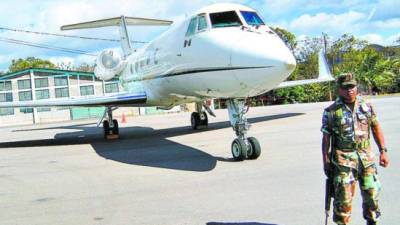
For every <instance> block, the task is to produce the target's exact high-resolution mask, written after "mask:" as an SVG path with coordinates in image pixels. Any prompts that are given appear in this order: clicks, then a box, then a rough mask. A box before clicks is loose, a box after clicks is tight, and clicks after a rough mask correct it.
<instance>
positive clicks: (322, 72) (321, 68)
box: [276, 50, 335, 89]
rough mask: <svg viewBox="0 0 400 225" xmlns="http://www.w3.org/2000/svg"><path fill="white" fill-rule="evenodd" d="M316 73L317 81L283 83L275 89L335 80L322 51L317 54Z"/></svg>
mask: <svg viewBox="0 0 400 225" xmlns="http://www.w3.org/2000/svg"><path fill="white" fill-rule="evenodd" d="M318 73H319V75H318V78H317V79H308V80H293V81H285V82H282V83H281V84H279V85H278V87H277V88H276V89H279V88H285V87H294V86H299V85H305V84H314V83H322V82H327V81H332V80H335V78H333V76H332V74H331V72H330V70H329V66H328V63H327V62H326V59H325V55H324V51H323V50H321V51H320V52H319V54H318Z"/></svg>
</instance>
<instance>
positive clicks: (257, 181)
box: [0, 97, 400, 225]
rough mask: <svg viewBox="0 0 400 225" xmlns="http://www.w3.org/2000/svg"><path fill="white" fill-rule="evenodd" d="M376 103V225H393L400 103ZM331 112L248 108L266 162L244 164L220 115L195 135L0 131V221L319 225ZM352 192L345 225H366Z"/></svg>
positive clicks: (165, 128)
mask: <svg viewBox="0 0 400 225" xmlns="http://www.w3.org/2000/svg"><path fill="white" fill-rule="evenodd" d="M372 102H373V104H374V105H375V108H376V110H377V111H378V113H379V114H378V116H379V119H380V121H381V125H382V127H383V131H384V134H385V138H386V143H387V147H388V149H389V156H390V159H391V165H390V167H389V168H388V169H383V168H379V176H380V179H381V183H382V185H383V191H382V193H381V196H380V199H381V200H380V204H381V208H382V213H383V216H382V220H381V221H382V222H381V223H380V224H383V225H397V224H399V223H400V214H399V213H398V212H399V210H400V202H399V201H398V199H400V194H399V193H400V192H399V188H400V173H399V168H400V167H399V159H400V153H399V152H400V148H399V147H398V146H400V138H399V136H400V129H399V128H400V120H399V117H400V98H399V97H388V98H378V99H373V100H372ZM329 104H330V103H328V102H325V103H316V104H297V105H287V106H270V107H257V108H252V109H250V112H249V114H248V117H249V118H250V122H251V123H252V128H251V130H250V132H249V134H250V135H251V136H255V137H257V138H258V140H259V141H260V143H261V146H262V155H261V156H260V158H259V159H258V160H247V161H243V162H234V161H232V159H231V157H232V156H231V153H230V145H231V142H232V140H233V139H234V132H233V130H232V129H231V128H230V126H229V123H228V122H227V121H228V114H227V111H226V110H217V111H216V114H217V118H209V120H210V125H209V128H208V129H207V130H202V131H199V132H195V131H192V130H191V128H190V126H189V125H190V120H189V117H190V114H189V113H179V114H168V115H157V116H144V117H135V118H128V123H125V124H120V126H121V128H120V133H121V139H120V140H115V141H105V140H103V136H102V129H101V128H97V127H96V125H95V124H94V123H93V122H94V121H80V122H68V123H62V124H49V125H37V126H20V127H11V128H1V129H0V131H1V135H0V224H2V225H25V224H26V225H35V224H38V225H39V224H40V225H54V224H65V225H67V224H68V225H70V224H74V225H77V224H82V225H83V224H84V225H88V224H99V225H103V224H104V225H127V224H160V225H161V224H163V225H164V224H174V225H179V224H203V225H205V224H207V225H219V224H224V225H226V224H246V225H250V224H259V225H262V224H263V225H320V224H323V222H324V209H323V207H324V205H323V204H324V182H325V179H324V175H323V172H322V169H321V168H322V164H321V153H320V143H321V132H320V131H319V129H320V126H321V114H322V110H323V108H324V107H327V106H328V105H329ZM374 149H375V151H376V152H377V148H376V145H374ZM359 194H360V192H359V191H357V196H356V198H355V201H354V207H353V216H352V221H351V224H352V225H360V224H364V223H365V222H364V221H363V219H362V211H361V197H360V196H359ZM331 224H332V223H331Z"/></svg>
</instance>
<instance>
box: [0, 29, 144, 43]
mask: <svg viewBox="0 0 400 225" xmlns="http://www.w3.org/2000/svg"><path fill="white" fill-rule="evenodd" d="M0 30H7V31H12V32H19V33H29V34H37V35H47V36H56V37H65V38H79V39H85V40H92V41H110V42H120V40H117V39H109V38H95V37H86V36H78V35H67V34H56V33H48V32H39V31H31V30H21V29H15V28H7V27H0ZM131 42H132V43H138V44H146V43H148V42H145V41H133V40H131Z"/></svg>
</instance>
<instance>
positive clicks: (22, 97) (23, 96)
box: [18, 81, 33, 113]
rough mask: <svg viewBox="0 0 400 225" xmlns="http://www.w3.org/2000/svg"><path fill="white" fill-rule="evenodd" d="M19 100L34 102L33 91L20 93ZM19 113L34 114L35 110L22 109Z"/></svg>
mask: <svg viewBox="0 0 400 225" xmlns="http://www.w3.org/2000/svg"><path fill="white" fill-rule="evenodd" d="M18 82H19V81H18ZM18 86H19V85H18ZM18 98H19V100H20V101H30V100H32V92H31V91H20V92H19V93H18ZM19 111H20V112H22V113H32V112H33V108H20V110H19Z"/></svg>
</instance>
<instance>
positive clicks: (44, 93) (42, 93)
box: [36, 89, 51, 112]
mask: <svg viewBox="0 0 400 225" xmlns="http://www.w3.org/2000/svg"><path fill="white" fill-rule="evenodd" d="M49 98H50V93H49V90H48V89H45V90H37V91H36V99H37V100H40V99H49ZM37 111H38V112H49V111H51V109H50V108H38V109H37Z"/></svg>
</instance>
